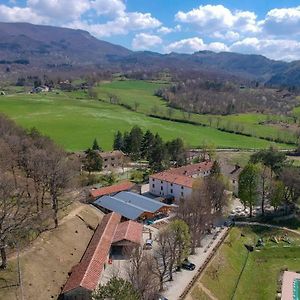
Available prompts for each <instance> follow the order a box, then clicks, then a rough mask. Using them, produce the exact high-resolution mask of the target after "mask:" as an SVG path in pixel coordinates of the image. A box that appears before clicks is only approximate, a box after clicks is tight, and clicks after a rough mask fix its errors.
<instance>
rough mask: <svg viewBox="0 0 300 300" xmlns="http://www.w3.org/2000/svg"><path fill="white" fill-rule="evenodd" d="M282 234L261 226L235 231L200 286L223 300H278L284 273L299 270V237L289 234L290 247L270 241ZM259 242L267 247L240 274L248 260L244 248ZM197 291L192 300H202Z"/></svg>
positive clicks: (257, 252)
mask: <svg viewBox="0 0 300 300" xmlns="http://www.w3.org/2000/svg"><path fill="white" fill-rule="evenodd" d="M241 234H243V235H244V237H243V236H241ZM283 234H284V232H282V231H280V230H275V229H274V230H273V229H268V228H264V227H258V226H256V227H252V228H250V227H245V228H233V229H232V230H231V232H230V234H229V236H228V238H227V240H226V241H225V242H224V244H223V245H222V246H221V248H220V249H219V251H218V253H217V255H216V256H215V258H214V259H213V261H212V263H211V264H210V265H209V266H208V267H207V269H206V270H205V272H204V274H203V276H202V277H201V279H200V282H201V283H202V284H203V285H204V286H205V287H206V288H207V289H209V290H210V291H211V293H212V294H213V295H215V297H216V298H218V299H220V300H222V299H224V300H227V299H232V297H233V299H236V300H237V299H243V300H253V299H260V300H269V299H275V296H276V291H277V280H278V278H279V274H280V271H281V269H282V268H288V269H289V270H293V271H299V270H300V254H299V253H300V238H299V236H296V235H292V234H290V233H288V237H289V238H290V239H291V241H292V244H291V245H289V244H287V243H285V242H283V241H280V242H279V243H278V244H276V243H274V242H272V241H271V240H270V238H271V237H273V236H277V237H281V236H283ZM259 238H263V240H264V242H265V246H264V247H262V248H261V249H260V250H256V251H254V252H251V253H249V257H248V259H247V261H246V265H245V269H244V271H243V272H242V273H241V270H242V268H243V265H244V263H245V260H246V257H247V250H246V248H245V247H244V244H250V245H255V244H256V242H257V240H258V239H259ZM240 274H241V277H240V280H239V281H238V278H239V276H240ZM195 288H196V289H195V290H192V291H191V293H190V295H191V296H192V299H202V298H200V297H198V292H197V290H199V288H198V287H197V285H196V286H195ZM235 288H236V290H235ZM234 291H235V292H234ZM200 292H202V293H203V291H201V290H200Z"/></svg>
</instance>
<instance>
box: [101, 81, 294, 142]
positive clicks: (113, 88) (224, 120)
mask: <svg viewBox="0 0 300 300" xmlns="http://www.w3.org/2000/svg"><path fill="white" fill-rule="evenodd" d="M166 86H167V84H161V83H154V82H147V81H141V80H124V81H121V80H120V81H117V80H116V81H112V82H104V83H101V84H99V85H98V86H97V87H96V91H97V93H98V97H99V99H101V100H104V101H107V102H109V99H110V97H111V96H112V95H113V96H116V97H117V98H118V101H119V104H126V105H129V106H130V107H131V108H132V109H134V110H136V111H137V112H140V113H144V114H148V115H149V114H153V115H157V116H162V117H168V118H171V119H178V120H188V121H193V122H196V123H199V124H205V125H207V126H209V127H212V128H217V127H225V128H227V129H230V130H232V131H235V132H239V131H242V132H244V133H247V134H251V135H253V136H256V137H264V138H273V139H277V138H280V139H281V140H284V141H292V142H294V141H295V137H294V135H293V133H292V132H291V131H288V130H286V129H283V128H278V127H274V126H272V125H268V124H260V123H261V122H264V121H269V120H274V121H279V120H281V121H283V122H286V123H290V122H292V121H293V120H292V118H290V117H286V116H276V115H264V114H260V113H247V114H237V115H229V116H218V115H204V114H195V113H187V112H183V111H182V110H180V109H174V108H170V107H168V106H167V103H166V102H165V101H164V100H162V99H160V98H159V97H156V96H154V92H155V91H156V90H157V89H159V88H161V87H166Z"/></svg>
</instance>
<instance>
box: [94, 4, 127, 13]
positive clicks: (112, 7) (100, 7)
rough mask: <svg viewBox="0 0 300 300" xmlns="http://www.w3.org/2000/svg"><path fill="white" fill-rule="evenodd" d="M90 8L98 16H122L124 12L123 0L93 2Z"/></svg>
mask: <svg viewBox="0 0 300 300" xmlns="http://www.w3.org/2000/svg"><path fill="white" fill-rule="evenodd" d="M91 7H92V8H93V9H95V10H96V12H97V14H98V15H111V16H115V15H122V14H124V13H125V10H126V6H125V4H124V1H123V0H109V1H107V0H95V1H93V2H92V3H91Z"/></svg>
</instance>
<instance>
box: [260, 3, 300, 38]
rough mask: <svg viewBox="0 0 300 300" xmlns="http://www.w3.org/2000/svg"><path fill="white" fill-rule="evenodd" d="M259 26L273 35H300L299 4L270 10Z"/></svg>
mask: <svg viewBox="0 0 300 300" xmlns="http://www.w3.org/2000/svg"><path fill="white" fill-rule="evenodd" d="M261 26H262V27H263V28H264V30H265V32H266V33H267V34H270V35H273V36H282V37H284V36H287V37H289V36H290V35H300V6H298V7H292V8H281V9H278V8H276V9H272V10H270V11H269V12H268V13H267V16H266V18H265V20H263V21H262V22H261Z"/></svg>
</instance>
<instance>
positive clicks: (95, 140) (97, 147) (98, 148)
mask: <svg viewBox="0 0 300 300" xmlns="http://www.w3.org/2000/svg"><path fill="white" fill-rule="evenodd" d="M92 150H94V151H96V150H98V151H102V149H101V148H100V146H99V144H98V141H97V139H96V138H95V139H94V141H93V146H92Z"/></svg>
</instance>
